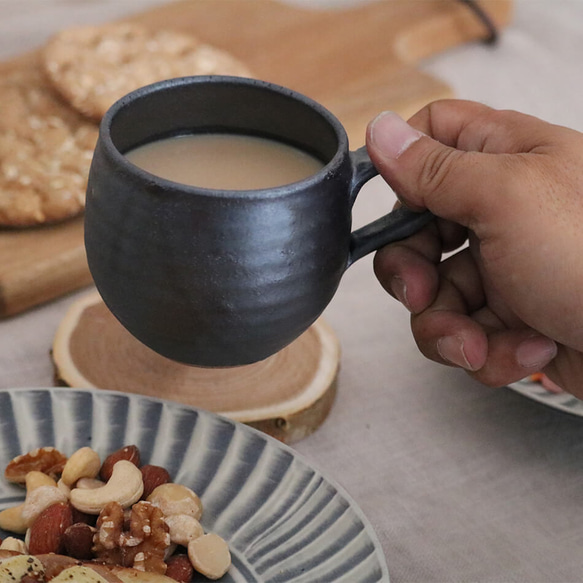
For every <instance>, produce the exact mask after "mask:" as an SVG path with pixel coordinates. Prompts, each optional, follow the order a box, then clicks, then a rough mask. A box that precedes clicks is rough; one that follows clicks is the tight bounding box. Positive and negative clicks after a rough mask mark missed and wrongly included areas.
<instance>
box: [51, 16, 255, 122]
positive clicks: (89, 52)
mask: <svg viewBox="0 0 583 583" xmlns="http://www.w3.org/2000/svg"><path fill="white" fill-rule="evenodd" d="M43 62H44V67H45V71H46V73H47V74H48V77H49V78H50V80H51V81H52V83H53V85H54V87H55V88H56V89H57V91H58V92H59V93H61V95H63V97H65V99H66V100H67V101H68V102H69V103H70V104H71V105H73V107H75V108H76V109H77V110H78V111H80V112H81V113H83V114H84V115H86V116H88V117H90V118H92V119H95V120H99V119H101V117H102V116H103V114H104V113H105V112H106V111H107V110H108V109H109V107H110V106H111V105H112V104H113V103H114V102H115V101H117V100H118V99H119V98H121V97H123V96H124V95H126V94H127V93H130V92H131V91H133V90H135V89H138V88H139V87H143V86H144V85H149V84H150V83H155V82H157V81H162V80H164V79H171V78H173V77H186V76H190V75H213V74H221V75H237V76H248V75H249V70H248V69H247V67H245V65H243V64H242V63H241V62H239V61H238V60H237V59H235V58H234V57H232V56H231V55H229V54H228V53H226V52H224V51H222V50H219V49H217V48H214V47H211V46H209V45H205V44H203V43H201V42H199V41H198V40H197V39H196V38H194V37H192V36H188V35H184V34H181V33H178V32H175V31H169V30H161V31H153V30H149V29H147V28H144V27H142V26H140V25H138V24H129V23H122V24H107V25H103V26H83V27H77V28H70V29H67V30H64V31H62V32H61V33H59V34H57V35H56V36H55V37H53V38H52V39H51V40H50V41H49V43H48V44H47V45H46V46H45V48H44V50H43Z"/></svg>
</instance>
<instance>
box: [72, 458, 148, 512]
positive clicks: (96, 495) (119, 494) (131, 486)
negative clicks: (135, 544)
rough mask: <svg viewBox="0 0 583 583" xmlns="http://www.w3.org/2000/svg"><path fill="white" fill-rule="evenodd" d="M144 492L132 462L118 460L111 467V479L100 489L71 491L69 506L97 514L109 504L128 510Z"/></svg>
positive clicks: (76, 489)
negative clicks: (115, 504) (119, 505)
mask: <svg viewBox="0 0 583 583" xmlns="http://www.w3.org/2000/svg"><path fill="white" fill-rule="evenodd" d="M143 491H144V481H143V480H142V472H140V470H139V468H137V467H136V466H135V465H134V464H133V463H132V462H128V461H127V460H120V461H119V462H117V463H116V464H115V465H114V466H113V472H112V474H111V478H110V479H109V481H108V482H107V484H105V485H104V486H102V487H101V488H95V489H83V488H73V490H71V504H72V505H73V506H74V507H75V508H76V509H77V510H80V511H81V512H85V513H87V514H99V513H100V512H101V510H102V509H103V507H104V506H105V505H106V504H108V503H109V502H118V503H119V504H121V506H122V508H128V507H129V506H131V505H132V504H133V503H134V502H137V501H138V500H139V499H140V497H141V496H142V493H143Z"/></svg>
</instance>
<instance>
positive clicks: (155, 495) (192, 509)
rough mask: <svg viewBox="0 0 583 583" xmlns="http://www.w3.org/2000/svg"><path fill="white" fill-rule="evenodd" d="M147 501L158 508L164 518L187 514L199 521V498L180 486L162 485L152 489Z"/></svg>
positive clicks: (200, 512) (200, 510)
mask: <svg viewBox="0 0 583 583" xmlns="http://www.w3.org/2000/svg"><path fill="white" fill-rule="evenodd" d="M147 500H148V502H151V503H152V504H153V505H154V506H158V508H160V510H162V514H164V517H167V516H172V515H173V514H187V515H188V516H192V517H193V518H196V520H200V517H201V516H202V502H201V501H200V498H199V497H198V496H197V495H196V494H195V493H194V492H193V491H192V490H191V489H190V488H188V487H187V486H183V485H182V484H174V483H168V484H162V485H160V486H158V487H157V488H154V491H153V492H152V493H151V494H150V495H149V496H148V498H147Z"/></svg>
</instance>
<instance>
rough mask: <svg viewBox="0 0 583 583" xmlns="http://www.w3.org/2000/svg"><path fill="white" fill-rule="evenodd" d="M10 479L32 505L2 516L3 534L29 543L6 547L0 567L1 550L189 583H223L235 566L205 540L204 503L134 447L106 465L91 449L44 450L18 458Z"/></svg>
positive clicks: (212, 537) (216, 541)
mask: <svg viewBox="0 0 583 583" xmlns="http://www.w3.org/2000/svg"><path fill="white" fill-rule="evenodd" d="M5 477H6V479H7V480H9V481H11V482H15V483H17V484H21V485H23V486H25V487H26V498H25V500H24V502H23V503H22V504H20V505H18V506H15V507H12V508H7V509H5V510H3V511H2V512H0V528H2V529H3V530H5V531H10V532H13V533H15V534H19V535H25V536H24V540H21V539H20V538H17V537H7V538H5V539H4V540H3V541H2V542H1V544H0V568H1V567H2V561H3V558H2V554H1V553H2V551H10V553H8V556H11V555H16V554H26V555H32V556H36V557H41V556H45V555H48V554H49V553H55V554H57V555H65V556H67V557H71V558H72V559H75V560H76V561H77V562H78V564H79V565H90V564H92V565H97V564H99V565H112V566H119V567H124V568H132V569H136V570H138V571H141V572H144V573H152V574H155V573H157V574H159V575H164V576H165V577H168V578H170V579H174V580H175V581H180V582H183V583H187V582H189V581H191V579H192V577H193V574H194V571H197V572H199V573H201V574H203V575H205V576H206V577H208V578H210V579H219V578H220V577H222V576H223V575H224V574H225V573H226V572H227V570H228V569H229V567H230V564H231V555H230V552H229V548H228V545H227V543H226V542H225V541H224V540H223V539H222V538H221V537H219V536H218V535H216V534H210V533H208V534H205V532H204V529H203V527H202V526H201V524H200V522H199V521H200V518H201V516H202V503H201V501H200V498H199V497H198V496H197V495H196V493H195V492H193V491H192V490H191V489H190V488H188V487H187V486H184V485H181V484H177V483H174V482H172V481H171V478H170V475H169V473H168V471H167V470H166V469H165V468H163V467H161V466H155V465H141V460H140V452H139V450H138V448H137V447H136V446H134V445H129V446H126V447H123V448H121V449H119V450H118V451H116V452H114V453H112V454H110V455H109V456H108V457H107V458H106V459H105V460H104V461H103V463H102V462H101V459H100V456H99V454H98V453H97V452H96V451H94V450H93V449H91V448H90V447H83V448H81V449H79V450H77V451H76V452H74V453H73V454H72V455H71V456H70V457H69V458H68V459H67V457H66V456H65V455H63V454H62V453H61V452H59V451H58V450H56V449H55V448H53V447H42V448H39V449H35V450H33V451H31V452H28V453H26V454H23V455H20V456H18V457H16V458H14V459H13V460H12V461H11V462H10V463H9V464H8V466H7V467H6V470H5ZM4 555H7V553H4ZM4 559H6V557H4ZM83 568H85V567H83ZM31 580H40V581H43V580H45V579H42V578H41V579H31Z"/></svg>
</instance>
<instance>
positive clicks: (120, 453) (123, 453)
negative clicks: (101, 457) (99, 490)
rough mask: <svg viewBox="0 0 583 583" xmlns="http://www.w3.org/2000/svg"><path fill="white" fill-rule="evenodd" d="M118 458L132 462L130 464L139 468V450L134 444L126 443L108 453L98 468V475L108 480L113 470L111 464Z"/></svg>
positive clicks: (105, 480)
mask: <svg viewBox="0 0 583 583" xmlns="http://www.w3.org/2000/svg"><path fill="white" fill-rule="evenodd" d="M120 460H127V461H128V462H132V464H134V465H135V466H137V467H138V468H139V467H140V450H139V449H138V447H137V446H135V445H126V446H125V447H122V448H121V449H118V450H117V451H114V452H113V453H112V454H109V455H108V456H107V457H106V458H105V461H104V462H103V464H102V466H101V469H100V470H99V477H100V478H101V479H102V480H103V481H104V482H109V478H111V473H112V472H113V466H114V465H115V464H116V463H117V462H119V461H120Z"/></svg>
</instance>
